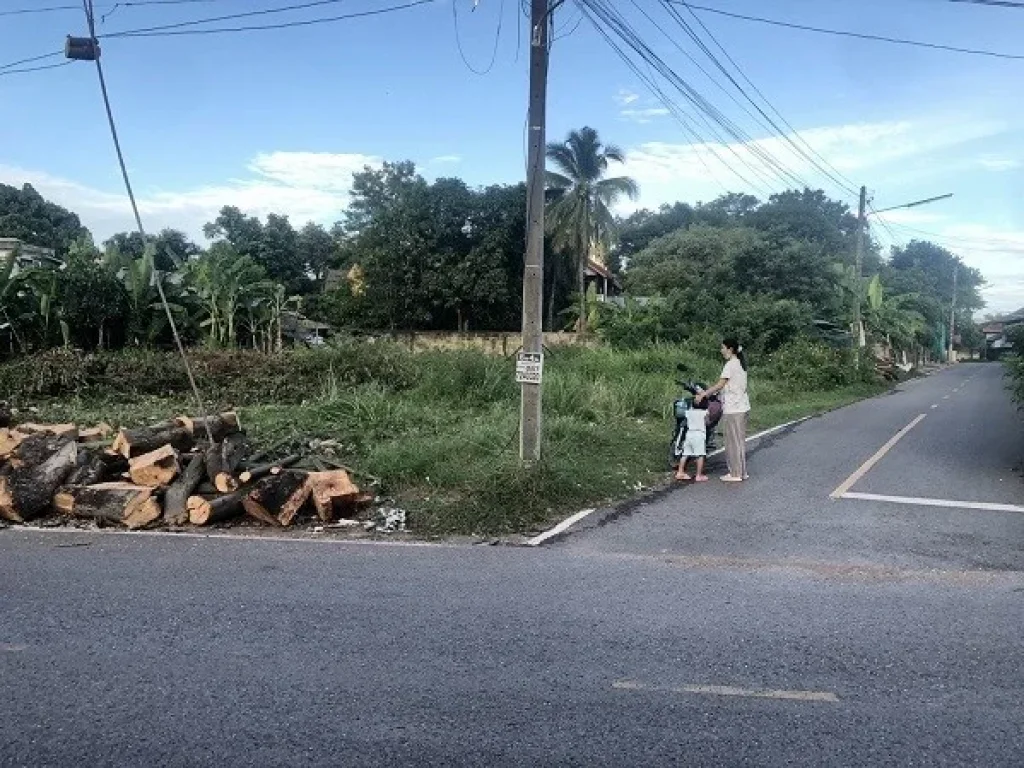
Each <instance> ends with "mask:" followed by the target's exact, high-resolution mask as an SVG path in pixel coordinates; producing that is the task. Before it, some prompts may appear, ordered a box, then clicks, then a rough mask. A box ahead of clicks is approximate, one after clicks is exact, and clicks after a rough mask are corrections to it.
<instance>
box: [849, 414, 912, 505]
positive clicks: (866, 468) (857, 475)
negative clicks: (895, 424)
mask: <svg viewBox="0 0 1024 768" xmlns="http://www.w3.org/2000/svg"><path fill="white" fill-rule="evenodd" d="M925 418H927V414H924V413H922V414H921V415H920V416H918V417H917V418H916V419H914V420H913V421H912V422H910V423H909V424H907V426H905V427H904V428H903V429H901V430H900V431H899V432H897V433H896V434H895V435H894V436H893V438H892V439H891V440H890V441H889V442H887V443H886V444H885V445H883V446H882V447H881V448H879V449H878V452H877V453H876V454H875V455H874V456H872V457H871V458H870V459H868V460H867V461H865V462H864V463H863V464H861V466H860V468H859V469H858V470H857V471H856V472H854V473H853V474H852V475H850V476H849V477H848V478H846V480H845V481H844V482H843V484H842V485H840V486H839V487H838V488H836V489H835V490H834V491H832V493H831V494H829V495H830V496H831V497H832V498H833V499H838V498H841V497H842V496H844V495H845V494H846V492H847V491H849V490H850V489H851V488H853V486H855V485H856V484H857V483H859V482H860V481H861V480H862V479H864V475H866V474H867V473H868V472H870V471H871V470H872V469H874V466H875V465H876V464H877V463H878V462H880V461H881V460H882V459H884V458H885V455H886V454H887V453H889V451H891V450H892V449H893V448H895V447H896V443H898V442H899V441H900V440H902V439H903V438H904V437H906V436H907V434H908V433H909V432H910V430H912V429H913V428H914V427H916V426H917V425H918V424H920V423H921V422H922V421H924V420H925Z"/></svg>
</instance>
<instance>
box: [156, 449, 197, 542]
mask: <svg viewBox="0 0 1024 768" xmlns="http://www.w3.org/2000/svg"><path fill="white" fill-rule="evenodd" d="M205 471H206V466H205V464H204V463H203V457H202V456H200V455H196V456H193V457H192V458H191V459H189V462H188V465H187V466H186V467H185V471H184V472H183V473H182V474H181V477H179V478H178V479H177V480H175V481H174V484H173V485H172V486H171V487H170V488H168V489H167V496H166V497H165V498H164V522H166V523H169V524H171V525H184V524H185V523H187V522H188V518H189V514H188V500H189V497H191V496H192V494H193V493H195V491H196V488H197V487H198V486H199V484H200V483H201V482H202V481H203V474H204V473H205Z"/></svg>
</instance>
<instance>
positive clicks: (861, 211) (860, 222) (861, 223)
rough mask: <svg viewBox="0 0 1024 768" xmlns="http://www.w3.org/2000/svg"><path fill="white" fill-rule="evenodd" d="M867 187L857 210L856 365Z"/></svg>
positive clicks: (854, 297)
mask: <svg viewBox="0 0 1024 768" xmlns="http://www.w3.org/2000/svg"><path fill="white" fill-rule="evenodd" d="M867 207H868V190H867V187H861V188H860V206H859V208H858V210H857V241H856V257H855V261H854V268H853V269H854V284H855V288H856V290H855V292H854V295H853V350H854V355H853V359H854V365H857V366H859V365H860V334H861V330H860V329H861V300H862V297H861V293H862V290H861V289H862V283H863V282H864V230H865V229H866V228H867Z"/></svg>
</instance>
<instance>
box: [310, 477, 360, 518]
mask: <svg viewBox="0 0 1024 768" xmlns="http://www.w3.org/2000/svg"><path fill="white" fill-rule="evenodd" d="M309 484H310V491H311V495H312V497H313V506H314V507H316V513H317V515H319V517H320V519H321V520H323V521H324V522H325V523H329V522H331V521H332V520H333V519H334V512H335V508H336V507H341V506H345V505H347V506H354V505H355V503H356V500H357V499H358V498H359V488H357V487H356V485H355V484H354V483H353V482H352V480H351V478H349V476H348V472H346V471H345V470H343V469H336V470H334V471H331V472H311V473H310V474H309Z"/></svg>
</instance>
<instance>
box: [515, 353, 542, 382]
mask: <svg viewBox="0 0 1024 768" xmlns="http://www.w3.org/2000/svg"><path fill="white" fill-rule="evenodd" d="M543 378H544V355H543V354H540V353H536V352H520V353H519V355H518V357H517V358H516V381H517V382H518V383H520V384H540V383H541V380H542V379H543Z"/></svg>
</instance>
